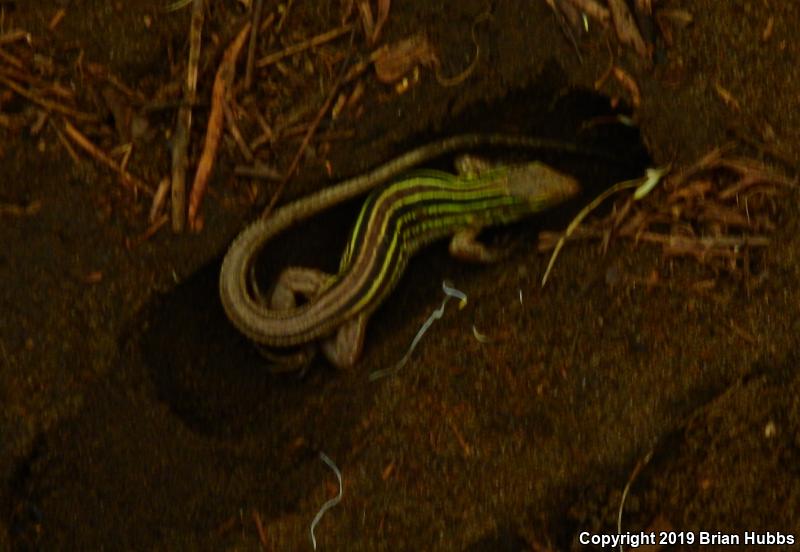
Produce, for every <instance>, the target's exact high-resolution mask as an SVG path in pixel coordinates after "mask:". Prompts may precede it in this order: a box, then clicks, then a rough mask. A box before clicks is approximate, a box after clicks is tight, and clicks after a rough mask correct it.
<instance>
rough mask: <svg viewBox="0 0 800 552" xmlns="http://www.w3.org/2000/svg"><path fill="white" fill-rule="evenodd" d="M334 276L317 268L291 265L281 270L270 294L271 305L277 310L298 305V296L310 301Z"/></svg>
mask: <svg viewBox="0 0 800 552" xmlns="http://www.w3.org/2000/svg"><path fill="white" fill-rule="evenodd" d="M332 278H333V276H332V275H331V274H328V273H327V272H324V271H322V270H317V269H315V268H305V267H298V266H290V267H288V268H286V269H284V270H283V272H281V274H280V276H279V277H278V282H277V283H276V284H275V288H274V289H273V290H272V295H271V296H270V303H269V304H270V307H271V308H273V309H277V310H286V309H291V308H294V307H296V306H297V297H298V296H301V297H302V298H303V299H304V300H306V301H308V300H311V299H313V298H314V297H316V296H317V295H319V294H320V293H321V292H322V291H323V290H324V289H325V288H326V287H327V286H328V283H329V282H330V281H331V280H332Z"/></svg>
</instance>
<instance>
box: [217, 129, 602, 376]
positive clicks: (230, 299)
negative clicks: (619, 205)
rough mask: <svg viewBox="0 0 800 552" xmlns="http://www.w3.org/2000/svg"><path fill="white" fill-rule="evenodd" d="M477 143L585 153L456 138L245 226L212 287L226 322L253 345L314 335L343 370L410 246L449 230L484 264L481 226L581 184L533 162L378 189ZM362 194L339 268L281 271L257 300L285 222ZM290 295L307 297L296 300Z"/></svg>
mask: <svg viewBox="0 0 800 552" xmlns="http://www.w3.org/2000/svg"><path fill="white" fill-rule="evenodd" d="M486 146H508V147H517V148H520V147H523V148H534V149H555V150H560V151H568V152H572V153H581V154H586V153H587V150H586V149H585V148H581V147H579V146H576V145H573V144H569V143H564V142H559V141H555V140H548V139H541V138H529V137H522V136H514V135H503V134H464V135H457V136H453V137H450V138H447V139H444V140H440V141H438V142H433V143H430V144H428V145H425V146H422V147H419V148H417V149H414V150H411V151H410V152H408V153H406V154H404V155H402V156H400V157H398V158H396V159H395V160H393V161H390V162H389V163H386V164H385V165H382V166H380V167H378V168H377V169H375V170H373V171H371V172H369V173H367V174H365V175H362V176H359V177H356V178H353V179H350V180H347V181H344V182H341V183H339V184H337V185H335V186H332V187H329V188H326V189H323V190H321V191H319V192H317V193H315V194H312V195H310V196H308V197H306V198H303V199H300V200H297V201H295V202H293V203H291V204H289V205H286V206H284V207H281V208H280V209H278V210H277V211H275V212H274V213H273V214H272V215H271V216H270V217H269V218H267V219H264V218H262V219H259V220H257V221H256V222H254V223H253V224H251V225H250V226H248V227H247V228H245V229H244V230H243V231H242V232H241V233H240V234H239V236H238V237H237V238H236V239H235V240H234V241H233V243H232V244H231V246H230V248H229V250H228V252H227V254H226V255H225V259H224V261H223V263H222V269H221V272H220V280H219V290H220V298H221V300H222V305H223V307H224V309H225V312H226V314H227V316H228V318H229V319H230V320H231V322H232V323H233V325H234V326H236V328H237V329H238V330H239V331H241V332H242V333H243V334H245V335H246V336H247V337H248V338H250V339H252V340H253V341H255V342H257V343H259V344H262V345H266V346H268V347H278V348H284V347H296V346H299V345H304V344H308V343H311V342H314V341H321V342H322V343H321V344H322V350H323V352H324V354H325V356H326V357H327V358H328V359H329V360H330V361H331V363H332V364H334V365H335V366H337V367H339V368H346V367H350V366H352V365H353V364H354V363H355V362H356V361H357V360H358V358H359V356H360V353H361V349H362V345H363V341H364V332H365V328H366V323H367V319H368V318H369V316H370V315H371V314H372V313H373V312H374V311H375V309H376V308H377V307H378V306H379V305H380V304H381V303H382V302H383V300H384V299H385V298H386V297H387V295H388V294H389V293H390V292H391V291H392V289H393V288H394V287H395V285H396V284H397V282H398V280H399V279H400V277H401V275H402V273H403V271H404V269H405V267H406V264H407V262H408V259H409V257H410V256H411V255H412V254H414V253H415V252H416V251H417V250H419V249H420V248H422V247H423V246H425V245H426V244H428V243H430V242H432V241H434V240H437V239H440V238H444V237H447V236H451V237H452V240H451V243H450V251H451V253H452V254H454V255H455V256H459V257H461V258H465V259H471V260H476V261H481V262H489V261H492V260H494V259H495V258H496V255H493V254H492V252H491V251H489V250H488V249H487V248H486V247H485V246H483V245H481V244H480V243H478V242H477V241H476V240H475V239H474V238H475V237H476V236H477V234H478V232H479V231H480V229H481V228H484V227H487V226H493V225H503V224H509V223H512V222H515V221H518V220H520V219H521V218H523V217H526V216H529V215H531V214H534V213H537V212H540V211H543V210H546V209H548V208H549V207H552V206H554V205H556V204H558V203H561V202H563V201H564V200H566V199H569V198H571V197H573V196H574V195H575V194H577V192H578V191H579V189H580V188H579V186H578V183H577V181H576V180H575V179H574V178H572V177H570V176H567V175H564V174H562V173H560V172H558V171H556V170H555V169H552V168H551V167H548V166H547V165H544V164H542V163H539V162H533V163H527V164H522V165H518V166H501V167H497V168H493V169H489V170H486V171H483V172H481V173H479V174H476V175H465V176H457V175H453V174H449V173H445V172H440V171H430V170H428V171H415V172H411V173H409V174H407V175H405V176H404V177H402V178H400V179H398V180H395V181H394V182H392V183H390V184H388V185H385V186H381V187H378V186H379V185H380V184H383V183H385V182H386V181H387V180H389V179H391V178H393V177H396V176H397V175H399V174H402V173H404V172H406V171H408V169H409V168H411V167H414V166H416V165H419V164H420V163H423V162H425V161H428V160H430V159H432V158H435V157H439V156H441V155H444V154H446V153H451V152H454V151H463V150H466V149H470V148H475V147H486ZM588 153H589V154H590V155H591V154H592V152H591V151H589V152H588ZM599 155H602V154H599ZM370 190H373V191H372V193H371V195H370V196H369V198H368V199H367V200H366V202H365V203H364V206H363V207H362V209H361V213H360V215H359V216H358V219H357V220H356V223H355V226H354V228H353V230H352V233H351V235H350V239H349V242H348V244H347V247H346V249H345V252H344V254H343V256H342V260H341V264H340V267H339V272H338V273H337V274H335V275H329V274H326V273H323V272H321V271H319V270H314V269H305V268H287V269H286V270H285V271H284V272H283V273H282V274H281V276H280V278H279V284H278V286H277V287H276V289H275V291H274V292H273V294H272V297H271V301H270V303H269V305H266V304H265V303H266V301H264V300H263V299H262V297H261V296H260V295H259V293H258V291H257V286H256V284H255V277H254V270H253V266H254V262H255V260H256V258H257V256H258V253H259V251H260V250H261V249H262V247H263V246H264V245H265V244H266V243H267V242H268V241H269V240H271V239H272V238H274V237H275V236H276V235H278V234H280V233H281V232H283V231H284V230H286V229H287V228H289V227H291V226H293V225H295V224H297V223H299V222H301V221H303V220H306V219H309V218H310V217H312V216H314V215H315V214H317V213H319V212H322V211H324V210H326V209H329V208H331V207H332V206H334V205H337V204H339V203H341V202H343V201H346V200H348V199H350V198H353V197H356V196H358V195H361V194H363V193H365V192H367V191H370ZM295 294H301V295H303V296H305V297H306V298H307V299H308V301H307V302H306V303H304V304H302V305H300V306H296V303H295Z"/></svg>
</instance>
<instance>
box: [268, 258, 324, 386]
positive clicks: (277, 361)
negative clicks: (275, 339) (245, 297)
mask: <svg viewBox="0 0 800 552" xmlns="http://www.w3.org/2000/svg"><path fill="white" fill-rule="evenodd" d="M331 278H332V276H331V275H330V274H328V273H327V272H323V271H321V270H316V269H313V268H302V267H289V268H286V269H284V270H283V272H281V274H280V276H279V277H278V282H277V283H276V284H275V288H274V289H273V290H272V295H271V296H270V297H269V307H270V308H273V309H276V310H286V309H291V308H294V307H295V306H297V299H298V296H300V297H301V298H302V299H303V300H305V301H308V300H310V299H313V298H314V297H315V296H316V295H318V294H319V293H320V292H321V291H322V290H324V289H325V287H326V286H327V284H328V282H330V280H331ZM259 296H260V294H259ZM258 351H259V353H260V354H261V356H262V357H264V358H265V359H267V360H269V361H270V363H271V365H270V371H272V372H273V373H283V372H294V371H297V370H300V374H301V375H302V374H303V372H304V371H305V369H306V368H308V366H309V364H311V361H312V360H313V359H314V357H315V356H316V346H315V345H314V344H312V343H309V344H307V345H305V346H302V347H300V348H299V349H298V350H297V351H294V352H289V353H278V352H276V351H275V350H273V349H270V348H268V347H265V346H259V347H258Z"/></svg>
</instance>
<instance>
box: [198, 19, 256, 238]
mask: <svg viewBox="0 0 800 552" xmlns="http://www.w3.org/2000/svg"><path fill="white" fill-rule="evenodd" d="M249 32H250V22H249V21H248V22H247V23H246V24H245V25H244V27H242V30H241V31H239V34H238V35H237V36H236V38H235V39H234V40H233V42H232V43H231V45H230V46H228V49H227V50H226V51H225V54H224V55H223V56H222V62H221V63H220V64H219V69H217V76H216V78H215V79H214V87H213V90H212V93H211V95H212V97H211V111H210V113H209V115H208V127H207V129H206V138H205V143H204V144H203V154H202V155H201V156H200V161H199V162H198V164H197V172H196V173H195V176H194V183H193V184H192V192H191V196H190V197H189V228H191V229H192V230H194V231H198V230H199V229H200V221H199V219H198V212H199V209H200V205H201V203H202V202H203V197H204V196H205V193H206V189H207V188H208V180H209V178H210V177H211V170H212V169H213V168H214V161H215V159H216V156H217V148H218V147H219V141H220V138H221V137H222V127H223V121H224V119H225V116H224V113H223V111H224V110H223V102H224V100H225V95H226V94H227V93H228V91H229V90H230V87H231V85H232V84H233V79H234V76H235V74H236V60H237V59H238V57H239V52H241V51H242V46H244V41H245V40H246V39H247V34H248V33H249Z"/></svg>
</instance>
